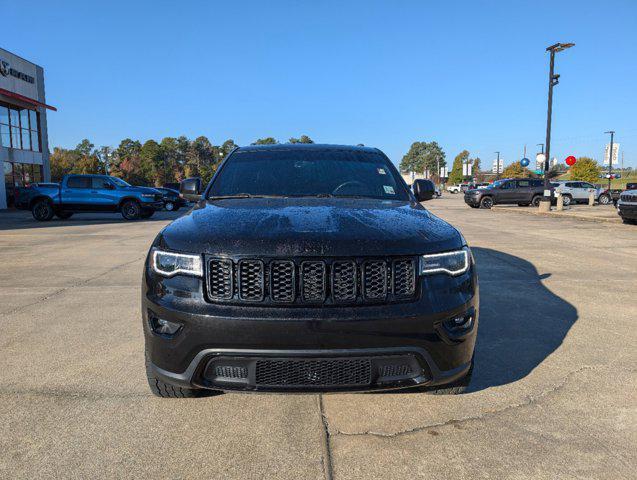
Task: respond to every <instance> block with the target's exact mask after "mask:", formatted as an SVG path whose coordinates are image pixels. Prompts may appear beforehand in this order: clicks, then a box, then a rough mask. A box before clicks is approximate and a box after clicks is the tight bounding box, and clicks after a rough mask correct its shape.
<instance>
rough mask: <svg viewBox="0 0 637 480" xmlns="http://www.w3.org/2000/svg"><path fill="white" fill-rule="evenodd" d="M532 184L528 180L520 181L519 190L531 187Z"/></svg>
mask: <svg viewBox="0 0 637 480" xmlns="http://www.w3.org/2000/svg"><path fill="white" fill-rule="evenodd" d="M530 186H531V182H530V181H528V180H518V188H525V187H530Z"/></svg>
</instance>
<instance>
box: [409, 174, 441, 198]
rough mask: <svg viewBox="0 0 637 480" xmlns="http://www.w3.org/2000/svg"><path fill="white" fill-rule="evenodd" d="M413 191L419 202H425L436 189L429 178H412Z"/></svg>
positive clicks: (431, 196)
mask: <svg viewBox="0 0 637 480" xmlns="http://www.w3.org/2000/svg"><path fill="white" fill-rule="evenodd" d="M411 188H412V189H413V191H414V196H415V197H416V200H418V201H419V202H425V201H427V200H431V199H432V198H433V196H434V192H435V191H436V186H435V185H434V182H432V181H431V180H423V179H420V180H414V184H413V185H412V187H411Z"/></svg>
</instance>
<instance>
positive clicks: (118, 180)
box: [108, 177, 130, 187]
mask: <svg viewBox="0 0 637 480" xmlns="http://www.w3.org/2000/svg"><path fill="white" fill-rule="evenodd" d="M108 178H110V179H111V182H113V183H114V184H115V185H117V186H118V187H130V183H128V182H125V181H124V180H122V179H121V178H117V177H108Z"/></svg>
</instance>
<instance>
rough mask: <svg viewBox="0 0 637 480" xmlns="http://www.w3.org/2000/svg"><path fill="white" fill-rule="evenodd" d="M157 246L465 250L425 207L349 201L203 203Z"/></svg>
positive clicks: (287, 253) (298, 252) (263, 251)
mask: <svg viewBox="0 0 637 480" xmlns="http://www.w3.org/2000/svg"><path fill="white" fill-rule="evenodd" d="M156 245H159V246H161V247H162V248H166V249H169V250H174V251H181V252H192V253H209V254H221V255H257V256H277V257H292V256H367V255H372V256H373V255H415V254H422V253H433V252H441V251H446V250H453V249H456V248H459V247H461V246H462V239H461V236H460V234H459V233H458V231H457V230H456V229H455V228H453V227H452V226H451V225H449V224H448V223H446V222H444V221H443V220H441V219H439V218H438V217H436V216H434V215H432V214H431V213H430V212H428V211H427V210H425V209H424V208H423V207H421V206H420V205H418V204H412V203H409V202H402V201H384V200H373V199H343V198H332V199H330V198H327V199H326V198H247V199H245V198H244V199H226V200H216V201H206V202H200V203H199V204H197V206H195V208H194V209H193V210H192V211H191V212H190V213H188V214H187V215H185V216H184V217H181V218H179V219H177V220H175V221H174V222H173V223H171V224H170V225H168V226H167V227H166V228H165V229H164V230H163V231H162V232H161V233H160V234H159V236H158V237H157V241H156Z"/></svg>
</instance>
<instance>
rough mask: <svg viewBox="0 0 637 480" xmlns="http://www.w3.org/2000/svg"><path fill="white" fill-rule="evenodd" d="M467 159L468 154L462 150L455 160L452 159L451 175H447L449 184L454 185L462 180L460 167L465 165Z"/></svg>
mask: <svg viewBox="0 0 637 480" xmlns="http://www.w3.org/2000/svg"><path fill="white" fill-rule="evenodd" d="M468 159H469V152H468V151H467V150H463V151H462V152H460V153H459V154H458V155H456V158H454V159H453V166H452V167H451V173H450V174H449V183H450V184H452V185H456V184H458V183H461V182H462V181H463V180H464V175H462V165H463V164H464V163H466V162H467V160H468Z"/></svg>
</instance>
